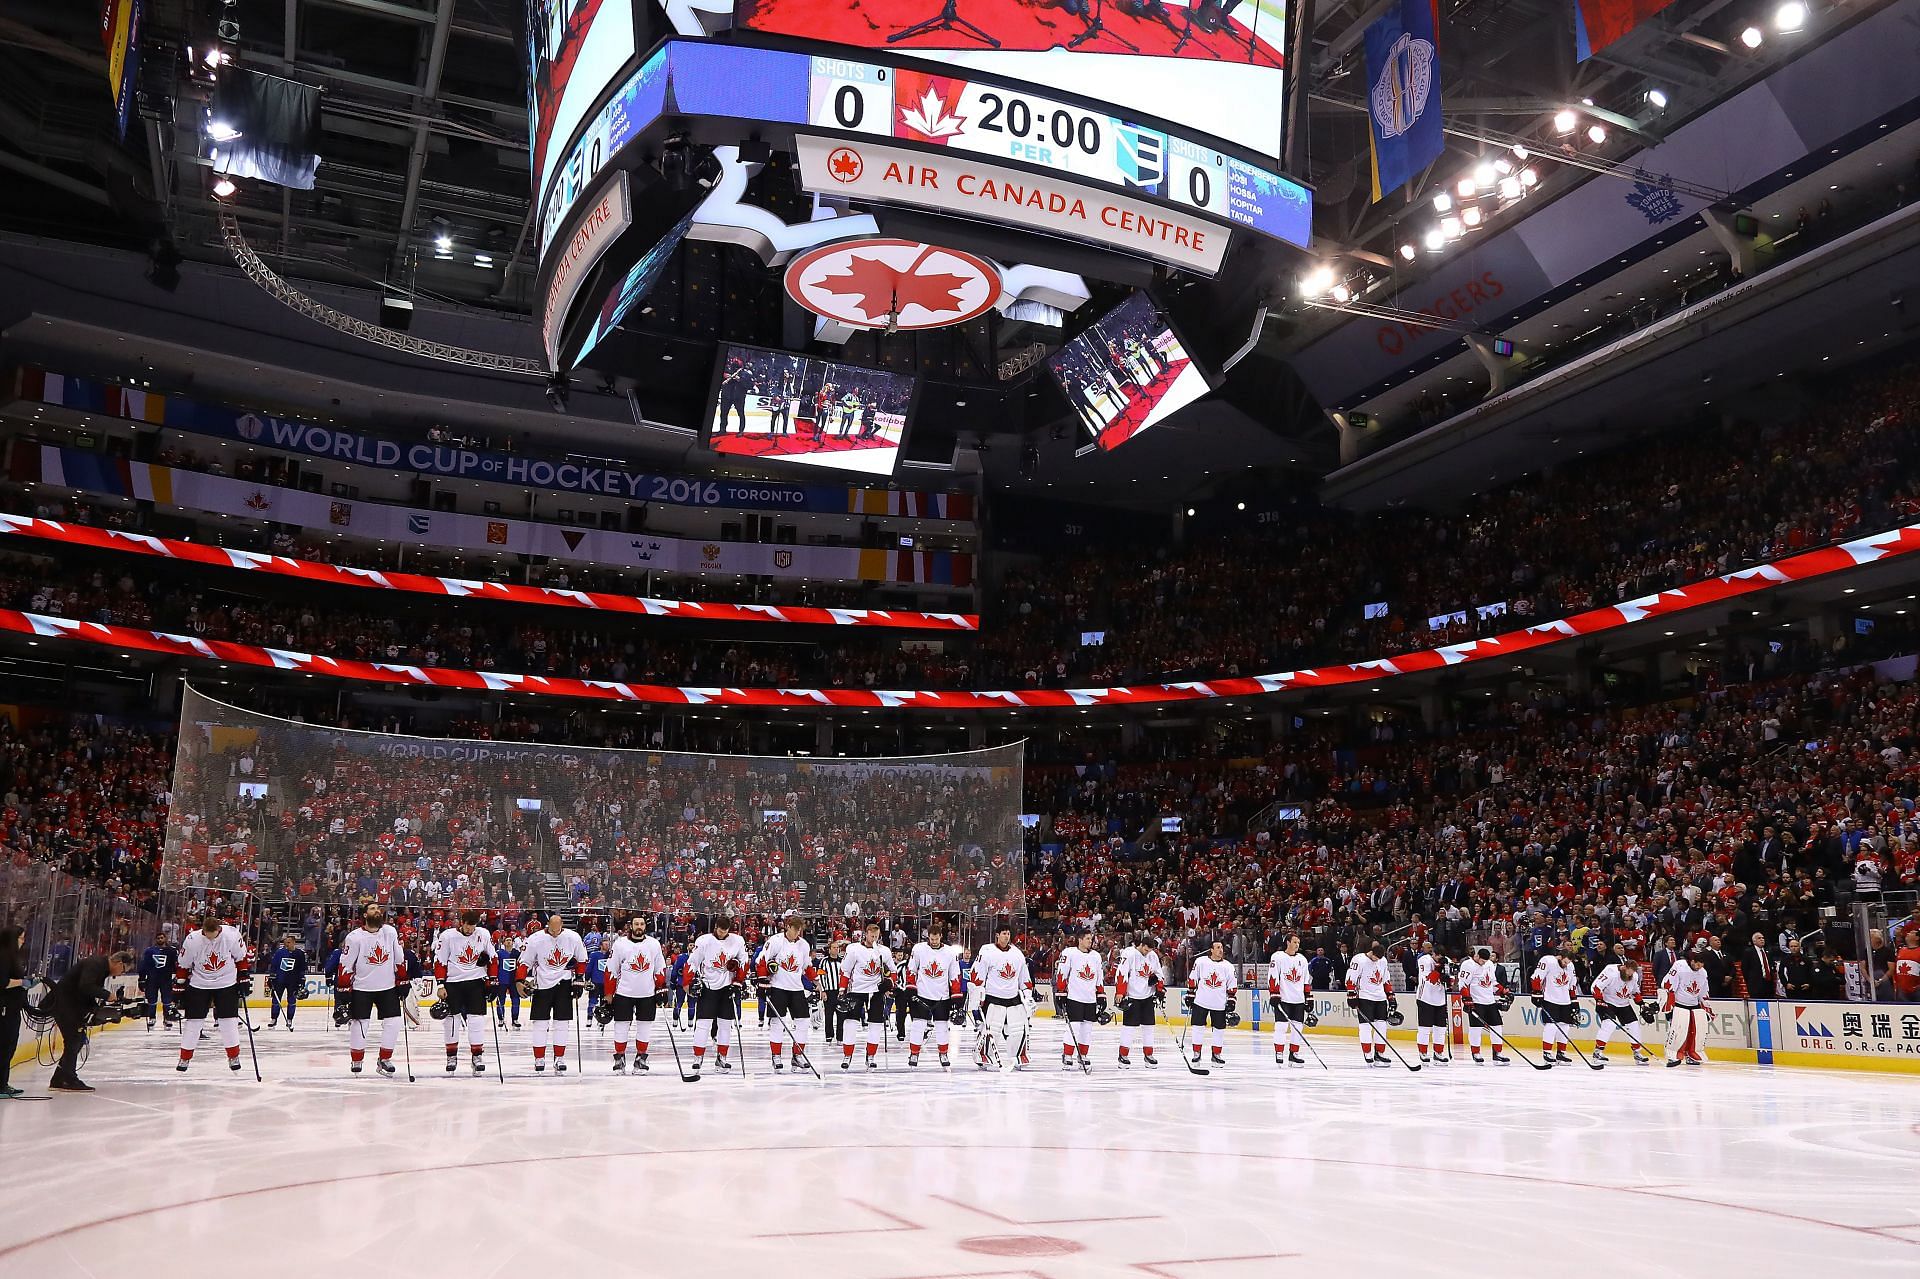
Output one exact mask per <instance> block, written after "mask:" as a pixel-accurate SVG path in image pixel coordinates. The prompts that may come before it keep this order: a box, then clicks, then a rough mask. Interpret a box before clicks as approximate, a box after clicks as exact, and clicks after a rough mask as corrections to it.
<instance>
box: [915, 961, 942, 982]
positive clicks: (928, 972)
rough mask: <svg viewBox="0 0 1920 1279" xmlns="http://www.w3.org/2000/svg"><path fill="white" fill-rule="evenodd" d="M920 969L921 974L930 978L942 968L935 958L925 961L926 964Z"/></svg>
mask: <svg viewBox="0 0 1920 1279" xmlns="http://www.w3.org/2000/svg"><path fill="white" fill-rule="evenodd" d="M920 971H921V973H922V974H923V975H925V976H927V977H929V978H932V977H938V976H939V975H940V973H941V971H942V970H941V967H940V964H939V962H938V961H937V960H932V959H929V960H928V961H927V966H926V967H925V968H923V969H921V970H920Z"/></svg>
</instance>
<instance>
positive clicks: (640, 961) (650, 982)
mask: <svg viewBox="0 0 1920 1279" xmlns="http://www.w3.org/2000/svg"><path fill="white" fill-rule="evenodd" d="M602 981H603V982H604V987H603V990H602V993H603V994H604V995H605V999H604V1000H603V1001H602V1002H601V1004H600V1008H599V1011H598V1014H597V1015H598V1016H599V1018H600V1019H601V1021H602V1024H607V1023H611V1024H612V1026H613V1073H614V1074H616V1075H620V1074H625V1073H626V1069H627V1036H628V1035H629V1034H631V1035H632V1036H633V1069H634V1072H635V1073H636V1074H646V1073H647V1070H648V1066H647V1043H648V1041H649V1040H651V1039H652V1038H653V1019H654V1012H655V1009H656V1007H657V1005H656V1002H655V1001H657V1000H658V999H659V997H660V992H661V991H663V990H665V989H666V988H667V957H666V956H665V955H664V954H663V953H661V950H660V943H659V942H657V941H655V940H654V939H653V938H651V937H649V936H647V920H646V917H645V916H644V915H635V916H634V917H633V918H632V919H629V920H628V921H627V931H626V935H625V936H622V937H617V938H615V939H614V943H613V949H612V951H611V952H609V953H608V955H607V971H606V975H605V976H604V977H603V978H602Z"/></svg>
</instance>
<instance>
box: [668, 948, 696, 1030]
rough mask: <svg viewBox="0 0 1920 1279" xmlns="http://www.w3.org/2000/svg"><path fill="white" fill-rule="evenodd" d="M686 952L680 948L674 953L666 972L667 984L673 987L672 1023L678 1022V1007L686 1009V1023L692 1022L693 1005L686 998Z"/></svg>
mask: <svg viewBox="0 0 1920 1279" xmlns="http://www.w3.org/2000/svg"><path fill="white" fill-rule="evenodd" d="M686 976H687V952H686V951H684V950H682V951H678V952H676V953H675V954H674V957H673V966H672V968H671V969H669V970H668V973H667V984H668V985H669V986H671V987H673V1024H674V1025H676V1026H678V1025H679V1024H680V1009H681V1007H682V1006H683V1005H684V1006H685V1007H686V1009H687V1019H688V1024H689V1025H691V1024H692V1019H693V1006H692V1001H690V1000H689V999H688V998H687V982H686Z"/></svg>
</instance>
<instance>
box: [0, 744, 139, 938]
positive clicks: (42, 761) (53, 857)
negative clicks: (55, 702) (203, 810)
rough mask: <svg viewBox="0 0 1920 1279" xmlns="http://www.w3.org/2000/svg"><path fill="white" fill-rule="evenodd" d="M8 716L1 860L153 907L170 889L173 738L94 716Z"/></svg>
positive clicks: (1, 770)
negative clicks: (164, 843) (164, 846)
mask: <svg viewBox="0 0 1920 1279" xmlns="http://www.w3.org/2000/svg"><path fill="white" fill-rule="evenodd" d="M8 712H9V713H6V714H0V792H3V793H4V797H3V798H0V858H5V859H7V860H8V861H11V862H14V863H16V864H19V865H22V866H24V865H29V864H39V865H46V866H50V867H52V868H54V869H56V870H60V871H64V872H66V873H67V874H69V875H72V876H74V877H75V878H77V879H84V880H89V881H93V882H96V883H99V884H102V885H105V886H106V887H107V888H108V889H109V890H110V891H111V892H112V893H113V894H114V895H115V897H116V898H118V899H122V900H125V901H127V902H128V903H130V904H132V905H135V906H139V907H143V908H147V907H151V906H152V905H153V903H154V902H155V900H156V898H157V894H158V890H159V887H160V864H161V847H160V844H161V840H160V836H161V829H162V824H163V823H164V821H165V819H166V810H167V803H168V798H169V796H168V791H167V777H168V774H169V772H170V771H171V769H172V765H173V746H172V743H171V741H170V740H169V738H168V735H167V734H165V733H164V732H147V731H141V730H139V729H137V728H132V727H127V726H121V725H111V724H105V723H102V722H99V721H98V720H96V719H95V718H94V717H92V716H86V717H78V718H72V719H69V718H67V717H64V716H57V715H54V716H46V717H39V718H36V717H33V716H31V715H30V713H29V712H27V711H25V710H22V709H20V708H8Z"/></svg>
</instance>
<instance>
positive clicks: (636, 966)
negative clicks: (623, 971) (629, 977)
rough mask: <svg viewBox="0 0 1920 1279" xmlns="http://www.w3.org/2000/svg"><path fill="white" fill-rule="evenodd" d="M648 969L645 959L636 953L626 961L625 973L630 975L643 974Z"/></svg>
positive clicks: (648, 965)
mask: <svg viewBox="0 0 1920 1279" xmlns="http://www.w3.org/2000/svg"><path fill="white" fill-rule="evenodd" d="M649 967H651V965H650V964H648V963H647V957H646V956H645V955H642V954H640V953H639V952H637V951H636V952H635V953H634V956H633V958H632V959H629V960H628V961H627V971H628V972H630V973H644V972H646V971H647V969H648V968H649Z"/></svg>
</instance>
